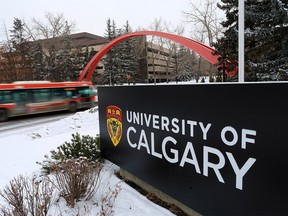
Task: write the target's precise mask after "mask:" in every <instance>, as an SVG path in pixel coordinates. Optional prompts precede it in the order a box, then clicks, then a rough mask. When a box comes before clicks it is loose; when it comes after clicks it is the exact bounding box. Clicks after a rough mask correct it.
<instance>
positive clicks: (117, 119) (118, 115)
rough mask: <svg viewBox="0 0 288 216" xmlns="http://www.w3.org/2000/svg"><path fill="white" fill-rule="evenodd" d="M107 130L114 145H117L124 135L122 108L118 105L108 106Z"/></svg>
mask: <svg viewBox="0 0 288 216" xmlns="http://www.w3.org/2000/svg"><path fill="white" fill-rule="evenodd" d="M106 118H107V130H108V134H109V136H110V139H111V141H112V143H113V145H114V146H117V145H118V143H119V142H120V140H121V137H122V110H121V109H120V108H119V107H117V106H112V105H111V106H108V107H107V108H106Z"/></svg>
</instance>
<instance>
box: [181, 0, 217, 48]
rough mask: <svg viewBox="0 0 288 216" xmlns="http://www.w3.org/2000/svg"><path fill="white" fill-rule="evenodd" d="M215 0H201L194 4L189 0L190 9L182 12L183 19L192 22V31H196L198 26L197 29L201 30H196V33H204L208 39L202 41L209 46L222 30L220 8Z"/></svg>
mask: <svg viewBox="0 0 288 216" xmlns="http://www.w3.org/2000/svg"><path fill="white" fill-rule="evenodd" d="M197 2H198V1H197ZM216 2H217V0H203V1H199V2H198V4H195V3H193V2H192V0H190V7H191V8H190V10H189V11H184V12H183V15H184V17H185V21H186V22H187V23H191V24H193V28H194V29H192V31H194V32H197V27H198V29H200V30H201V32H199V31H198V34H204V35H205V36H206V38H207V40H208V41H206V40H205V41H204V42H205V43H207V42H208V45H209V46H212V45H213V41H215V40H216V38H217V37H218V35H219V34H220V33H221V32H222V27H221V25H220V23H221V18H219V12H220V10H219V9H218V7H217V5H216ZM195 27H196V28H195ZM195 30H196V31H195ZM195 34H197V33H195ZM206 38H205V39H206Z"/></svg>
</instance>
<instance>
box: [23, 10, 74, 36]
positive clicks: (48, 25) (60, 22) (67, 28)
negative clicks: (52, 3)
mask: <svg viewBox="0 0 288 216" xmlns="http://www.w3.org/2000/svg"><path fill="white" fill-rule="evenodd" d="M75 26H76V25H75V23H73V22H71V23H69V22H68V21H67V20H66V19H65V17H64V15H63V14H62V13H60V14H52V13H50V12H46V13H45V21H44V22H43V21H42V20H39V19H36V18H32V19H31V24H30V25H29V26H27V29H26V30H27V33H29V35H30V36H31V38H32V39H33V40H39V39H48V38H56V37H62V36H65V35H69V34H71V32H73V31H74V29H75Z"/></svg>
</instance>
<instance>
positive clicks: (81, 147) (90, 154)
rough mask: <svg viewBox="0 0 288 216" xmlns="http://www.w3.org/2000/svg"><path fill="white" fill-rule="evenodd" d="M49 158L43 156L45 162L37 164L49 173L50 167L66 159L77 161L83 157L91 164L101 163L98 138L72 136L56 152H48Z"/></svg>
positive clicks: (77, 134)
mask: <svg viewBox="0 0 288 216" xmlns="http://www.w3.org/2000/svg"><path fill="white" fill-rule="evenodd" d="M50 153H51V157H49V156H48V155H45V156H44V157H45V160H44V161H43V162H42V163H41V162H38V164H39V165H41V166H42V168H43V169H44V170H45V171H47V172H48V173H50V171H51V170H50V169H51V165H52V163H53V164H55V163H56V164H62V163H63V162H64V161H66V160H68V159H77V158H80V157H85V158H87V160H88V161H89V162H90V163H91V164H96V163H97V162H102V160H103V159H102V157H101V151H100V137H99V135H97V136H96V137H91V136H89V135H82V136H80V134H79V133H76V134H72V139H71V141H70V142H65V143H64V144H62V145H60V146H58V147H57V150H56V151H55V150H52V151H50Z"/></svg>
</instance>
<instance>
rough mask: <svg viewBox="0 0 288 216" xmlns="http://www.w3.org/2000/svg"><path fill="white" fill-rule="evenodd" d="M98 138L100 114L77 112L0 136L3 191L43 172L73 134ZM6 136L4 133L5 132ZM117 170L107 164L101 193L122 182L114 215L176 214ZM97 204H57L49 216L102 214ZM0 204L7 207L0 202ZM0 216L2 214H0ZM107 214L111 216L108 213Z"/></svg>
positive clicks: (91, 202)
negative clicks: (14, 182) (17, 179)
mask: <svg viewBox="0 0 288 216" xmlns="http://www.w3.org/2000/svg"><path fill="white" fill-rule="evenodd" d="M76 132H78V133H79V134H80V135H90V136H93V137H95V136H96V134H99V121H98V112H89V111H88V110H87V111H84V112H77V113H76V114H75V115H73V116H71V117H67V118H63V119H61V120H59V121H57V122H54V123H49V124H47V125H45V126H36V127H31V128H29V130H24V131H19V132H18V133H17V134H16V133H14V134H11V133H8V132H7V134H6V135H5V134H4V135H3V134H2V135H3V136H1V137H0V147H1V151H0V189H1V190H3V189H4V188H5V186H6V185H8V183H9V181H10V180H12V179H13V178H14V177H17V176H19V175H20V174H21V175H24V176H27V177H31V178H32V176H33V175H35V174H37V173H39V172H40V170H41V167H40V165H38V164H36V162H42V161H43V160H44V155H46V154H48V155H49V153H50V151H51V150H56V149H57V146H59V145H61V144H63V143H64V142H65V141H70V140H71V138H72V136H71V135H72V134H75V133H76ZM4 133H5V132H4ZM115 169H118V167H116V166H115V165H113V164H111V163H109V162H106V164H105V172H104V173H103V179H106V180H103V181H101V182H102V184H103V185H102V187H101V189H100V191H101V193H103V194H105V193H107V189H108V188H109V187H112V188H113V187H114V186H116V185H117V184H119V182H120V187H121V191H120V194H119V195H118V196H117V198H116V201H115V203H114V205H113V210H114V215H115V216H122V215H123V216H129V215H130V216H142V215H143V216H144V215H145V216H147V215H153V216H160V215H163V216H164V215H165V216H169V215H174V214H172V213H171V212H170V211H168V210H167V209H165V208H162V207H160V206H158V205H156V204H154V203H153V202H151V201H149V200H148V199H147V198H146V197H144V196H142V195H141V194H140V193H138V192H137V191H136V190H134V189H133V188H131V187H130V186H129V185H127V184H126V183H124V182H121V180H120V179H118V178H117V177H116V176H115V175H114V174H113V173H114V170H115ZM96 202H97V201H96V200H95V198H94V200H91V201H86V202H79V203H77V204H76V205H75V207H74V208H73V209H71V208H68V207H67V205H66V203H65V201H64V200H61V199H60V200H59V201H57V202H56V201H55V204H54V205H53V206H52V207H51V210H50V211H49V214H48V215H53V216H54V215H62V216H68V215H69V216H71V215H84V216H85V215H100V210H101V205H95V203H96ZM0 205H5V203H4V202H3V200H2V199H0ZM0 214H1V213H0ZM107 215H108V214H107Z"/></svg>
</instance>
